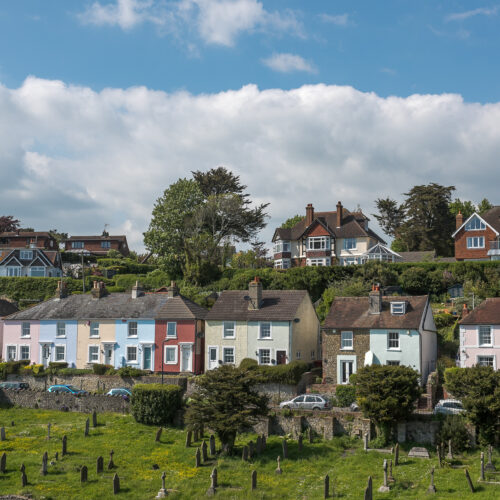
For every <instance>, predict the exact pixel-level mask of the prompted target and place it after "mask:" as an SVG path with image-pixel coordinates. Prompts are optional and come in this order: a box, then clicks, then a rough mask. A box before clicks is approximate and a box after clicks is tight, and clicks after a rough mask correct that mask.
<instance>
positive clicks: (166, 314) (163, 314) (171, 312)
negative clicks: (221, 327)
mask: <svg viewBox="0 0 500 500" xmlns="http://www.w3.org/2000/svg"><path fill="white" fill-rule="evenodd" d="M207 313H208V310H207V309H205V308H204V307H201V306H200V305H198V304H196V303H195V302H193V301H192V300H189V299H188V298H187V297H184V296H183V295H176V296H175V297H171V298H169V299H168V300H167V301H166V302H165V304H163V306H161V307H160V309H159V310H158V312H157V313H156V319H205V317H206V315H207Z"/></svg>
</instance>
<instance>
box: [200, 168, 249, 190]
mask: <svg viewBox="0 0 500 500" xmlns="http://www.w3.org/2000/svg"><path fill="white" fill-rule="evenodd" d="M191 173H192V174H193V179H194V180H195V181H196V182H197V183H198V186H199V187H200V189H201V192H202V193H203V195H204V196H205V198H208V197H210V196H219V195H222V194H240V195H242V196H243V197H245V198H246V197H248V195H247V194H243V191H244V190H245V189H246V188H247V187H246V186H244V185H243V184H241V183H240V177H239V176H238V175H234V174H233V173H232V172H230V171H229V170H227V169H226V168H224V167H217V168H212V169H211V170H209V171H208V172H202V171H200V170H196V171H194V172H191Z"/></svg>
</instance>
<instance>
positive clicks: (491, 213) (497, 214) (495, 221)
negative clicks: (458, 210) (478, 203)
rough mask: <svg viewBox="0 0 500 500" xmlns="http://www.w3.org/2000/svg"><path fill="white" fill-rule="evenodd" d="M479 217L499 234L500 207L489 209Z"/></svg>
mask: <svg viewBox="0 0 500 500" xmlns="http://www.w3.org/2000/svg"><path fill="white" fill-rule="evenodd" d="M481 217H482V218H483V219H484V220H485V221H486V222H487V223H488V224H489V225H490V226H491V227H493V228H494V229H495V230H496V231H498V232H499V233H500V205H497V206H495V207H493V208H490V209H489V210H488V211H487V212H485V213H484V214H483V215H481Z"/></svg>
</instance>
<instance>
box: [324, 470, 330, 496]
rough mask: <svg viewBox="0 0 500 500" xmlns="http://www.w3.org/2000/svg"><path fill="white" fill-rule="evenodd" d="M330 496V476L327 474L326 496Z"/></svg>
mask: <svg viewBox="0 0 500 500" xmlns="http://www.w3.org/2000/svg"><path fill="white" fill-rule="evenodd" d="M329 496H330V476H329V475H328V474H327V475H326V476H325V484H324V498H328V497H329Z"/></svg>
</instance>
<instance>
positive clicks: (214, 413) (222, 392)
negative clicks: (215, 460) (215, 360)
mask: <svg viewBox="0 0 500 500" xmlns="http://www.w3.org/2000/svg"><path fill="white" fill-rule="evenodd" d="M260 382H261V376H260V375H259V373H258V372H257V371H256V370H245V369H242V368H236V367H234V366H232V365H222V366H220V367H219V368H216V369H215V370H209V371H207V372H206V373H205V375H203V376H202V377H199V379H198V380H197V381H196V385H197V391H196V392H195V393H194V394H193V395H192V396H191V401H190V403H189V406H188V409H187V411H186V415H185V421H186V423H187V424H188V425H189V426H190V427H192V428H196V427H199V426H200V425H201V424H203V425H206V426H207V427H209V428H210V429H212V430H213V431H215V433H216V434H217V436H218V438H219V439H220V441H221V443H222V451H223V452H224V453H227V454H230V453H231V452H232V450H233V447H234V442H235V439H236V435H237V434H238V432H242V431H244V430H246V429H248V428H249V427H250V426H252V425H253V424H255V423H257V422H258V421H259V419H260V418H262V417H265V416H267V414H268V397H267V396H265V395H263V394H259V393H258V392H257V391H256V389H255V386H256V384H258V383H260Z"/></svg>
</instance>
